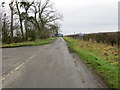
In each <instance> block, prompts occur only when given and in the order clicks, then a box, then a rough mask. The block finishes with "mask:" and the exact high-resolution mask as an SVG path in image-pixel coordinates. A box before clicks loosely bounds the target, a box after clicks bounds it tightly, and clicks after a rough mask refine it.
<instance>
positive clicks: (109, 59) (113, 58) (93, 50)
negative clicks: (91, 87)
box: [64, 37, 119, 88]
mask: <svg viewBox="0 0 120 90" xmlns="http://www.w3.org/2000/svg"><path fill="white" fill-rule="evenodd" d="M64 39H65V40H66V41H67V42H68V46H69V47H70V49H72V50H73V51H74V52H76V53H77V54H78V55H79V56H80V58H82V59H83V61H84V62H85V63H86V64H87V65H88V66H90V67H91V68H92V69H93V70H94V71H95V72H96V73H97V74H98V75H99V76H100V77H101V79H102V80H103V81H104V82H105V83H106V85H107V86H108V87H111V88H118V54H119V53H118V48H117V46H111V45H108V44H105V43H97V42H93V41H83V40H79V39H74V38H71V37H64Z"/></svg>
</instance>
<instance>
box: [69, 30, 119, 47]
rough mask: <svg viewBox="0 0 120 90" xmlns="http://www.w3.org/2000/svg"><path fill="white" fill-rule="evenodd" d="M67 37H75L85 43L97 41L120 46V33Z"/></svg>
mask: <svg viewBox="0 0 120 90" xmlns="http://www.w3.org/2000/svg"><path fill="white" fill-rule="evenodd" d="M67 37H73V38H77V39H82V40H85V41H90V40H91V41H96V42H98V43H100V42H102V43H107V44H111V45H120V32H105V33H91V34H83V35H82V34H75V35H68V36H67Z"/></svg>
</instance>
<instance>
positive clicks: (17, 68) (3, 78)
mask: <svg viewBox="0 0 120 90" xmlns="http://www.w3.org/2000/svg"><path fill="white" fill-rule="evenodd" d="M39 52H40V51H38V52H36V54H34V55H32V57H30V58H29V59H27V60H25V61H24V62H23V63H22V64H20V65H19V66H18V67H16V68H15V69H14V70H13V71H11V72H10V73H9V74H7V75H6V76H5V77H2V79H1V80H2V81H4V80H5V79H6V78H8V77H9V76H10V74H13V73H14V72H15V71H17V70H19V69H20V68H21V67H22V66H23V65H24V64H26V63H27V62H28V61H29V60H31V59H32V58H34V57H35V56H36V55H37V54H38V53H39ZM13 66H15V65H13Z"/></svg>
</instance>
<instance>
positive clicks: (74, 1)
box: [51, 0, 119, 34]
mask: <svg viewBox="0 0 120 90" xmlns="http://www.w3.org/2000/svg"><path fill="white" fill-rule="evenodd" d="M51 1H52V2H54V3H55V7H56V9H57V10H58V11H59V12H61V13H62V14H63V17H64V18H63V22H62V27H61V30H62V32H63V34H72V33H80V32H81V33H93V32H108V31H117V30H118V1H119V0H51Z"/></svg>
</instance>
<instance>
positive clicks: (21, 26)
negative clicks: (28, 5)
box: [16, 2, 24, 40]
mask: <svg viewBox="0 0 120 90" xmlns="http://www.w3.org/2000/svg"><path fill="white" fill-rule="evenodd" d="M16 7H17V11H18V15H19V20H20V29H21V33H22V39H23V40H24V33H23V25H22V18H21V14H20V10H19V7H18V3H17V2H16Z"/></svg>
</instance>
